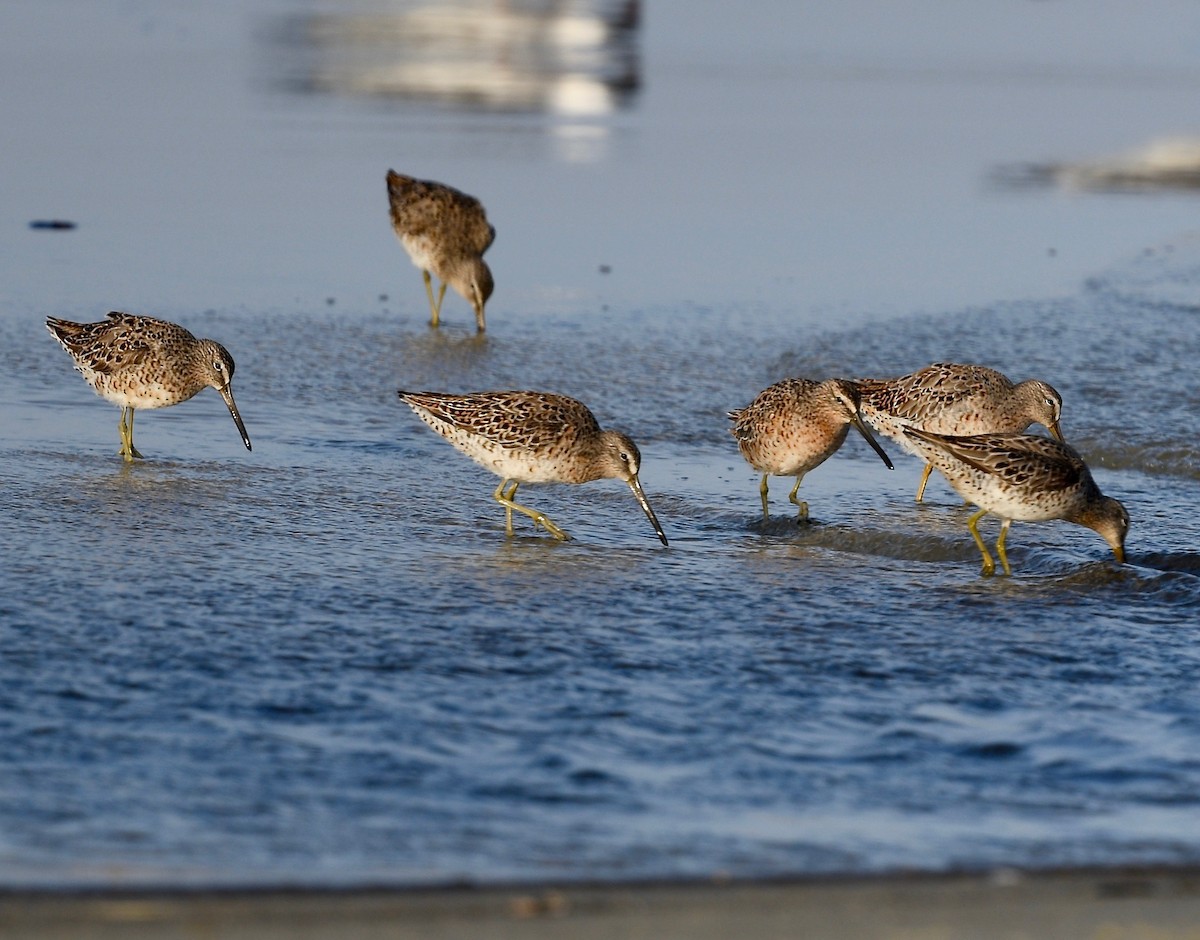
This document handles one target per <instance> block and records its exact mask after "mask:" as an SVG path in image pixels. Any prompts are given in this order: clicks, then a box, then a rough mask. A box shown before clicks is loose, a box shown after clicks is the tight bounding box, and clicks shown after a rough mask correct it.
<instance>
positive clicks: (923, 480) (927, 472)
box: [917, 463, 933, 503]
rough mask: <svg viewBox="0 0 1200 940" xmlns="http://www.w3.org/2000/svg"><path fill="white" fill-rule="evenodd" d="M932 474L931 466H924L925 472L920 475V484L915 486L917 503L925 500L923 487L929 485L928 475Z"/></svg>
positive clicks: (928, 464) (929, 464)
mask: <svg viewBox="0 0 1200 940" xmlns="http://www.w3.org/2000/svg"><path fill="white" fill-rule="evenodd" d="M931 473H933V464H931V463H927V464H925V472H924V473H922V474H921V483H920V485H919V486H917V502H918V503H919V502H921V501H922V500H923V499H924V498H925V486H926V484H927V483H929V475H930V474H931Z"/></svg>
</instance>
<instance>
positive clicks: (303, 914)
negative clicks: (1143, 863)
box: [0, 868, 1200, 940]
mask: <svg viewBox="0 0 1200 940" xmlns="http://www.w3.org/2000/svg"><path fill="white" fill-rule="evenodd" d="M0 936H3V937H5V938H6V940H17V938H24V937H38V938H40V940H57V938H67V937H89V938H97V940H103V938H109V937H113V938H116V937H120V938H159V937H163V938H166V937H197V936H203V937H227V938H242V937H245V938H255V940H269V938H275V937H280V938H282V937H287V938H300V940H304V938H326V937H329V938H334V937H336V938H338V940H359V938H362V940H366V938H374V937H391V938H395V937H422V938H424V937H429V938H447V940H448V938H458V937H463V938H466V937H471V938H475V937H485V936H486V937H489V938H492V940H505V938H509V937H521V938H531V937H532V938H537V937H565V938H579V940H584V938H593V937H595V938H601V937H604V938H609V937H628V938H655V940H670V938H675V937H681V938H682V937H687V938H689V940H707V938H713V940H716V938H728V937H755V938H766V937H804V938H807V940H819V938H825V937H830V938H835V937H836V938H838V940H884V938H956V940H957V938H968V937H969V938H979V940H988V938H1018V937H1020V938H1031V937H1039V938H1040V937H1047V938H1050V937H1053V938H1072V940H1081V938H1129V940H1138V938H1147V940H1150V938H1153V940H1175V938H1197V937H1200V870H1197V869H1190V868H1189V869H1170V868H1166V869H1108V870H1060V871H1051V872H1041V873H1037V874H1031V873H1027V872H1017V871H1009V870H1001V871H996V872H992V873H988V874H973V875H944V876H925V875H914V876H904V875H901V876H890V877H877V878H864V879H837V878H834V879H814V880H800V881H786V882H782V881H780V882H757V883H742V882H736V883H735V882H730V883H721V882H712V883H664V884H648V885H562V886H550V887H537V886H523V887H522V886H511V887H497V888H487V889H474V888H466V887H463V888H435V889H411V890H389V889H372V890H352V891H336V890H320V891H302V890H281V891H273V890H266V891H228V892H226V891H214V892H207V891H184V892H177V891H151V892H121V891H113V892H103V893H92V892H83V893H71V892H63V893H56V892H36V893H21V892H7V893H5V894H2V895H0Z"/></svg>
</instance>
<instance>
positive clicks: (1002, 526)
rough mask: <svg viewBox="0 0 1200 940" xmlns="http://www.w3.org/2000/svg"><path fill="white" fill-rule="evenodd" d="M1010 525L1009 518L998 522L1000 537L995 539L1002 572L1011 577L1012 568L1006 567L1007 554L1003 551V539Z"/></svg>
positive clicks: (1006, 535) (1006, 536)
mask: <svg viewBox="0 0 1200 940" xmlns="http://www.w3.org/2000/svg"><path fill="white" fill-rule="evenodd" d="M1010 525H1012V520H1011V519H1005V520H1004V521H1003V522H1001V523H1000V538H998V539H996V554H997V555H999V556H1000V564H1002V565H1003V566H1004V573H1005V574H1006V575H1008V576H1009V577H1012V568H1010V567H1008V555H1007V554H1005V551H1004V540H1005V539H1006V538H1008V527H1009V526H1010Z"/></svg>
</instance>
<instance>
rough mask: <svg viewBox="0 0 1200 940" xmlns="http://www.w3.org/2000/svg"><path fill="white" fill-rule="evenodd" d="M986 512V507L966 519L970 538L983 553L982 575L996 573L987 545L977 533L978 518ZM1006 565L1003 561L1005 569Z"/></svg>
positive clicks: (1002, 556)
mask: <svg viewBox="0 0 1200 940" xmlns="http://www.w3.org/2000/svg"><path fill="white" fill-rule="evenodd" d="M987 512H988V511H987V510H986V509H981V510H979V512H977V513H974V514H973V515H972V516H971V518H970V519H968V520H967V528H968V529H970V530H971V538H973V539H974V540H975V544H976V545H978V546H979V552H980V554H982V555H983V570H982V571H981V572H980V574H983V575H990V574H995V573H996V563H995V562H994V561H992V556H991V555H990V554H989V553H988V550H987V546H986V545H984V544H983V536H982V535H980V534H979V528H978V525H979V520H980V519H982V518H983V517H984V516H986V515H987ZM1000 557H1001V558H1004V555H1003V554H1002V555H1001V556H1000ZM1007 567H1008V563H1007V562H1005V568H1006V569H1007Z"/></svg>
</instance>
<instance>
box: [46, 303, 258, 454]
mask: <svg viewBox="0 0 1200 940" xmlns="http://www.w3.org/2000/svg"><path fill="white" fill-rule="evenodd" d="M46 326H47V328H48V329H49V330H50V332H51V333H52V334H53V335H54V338H55V339H56V340H58V341H59V342H60V343H62V346H63V349H65V350H66V351H67V352H68V353H70V354H71V358H72V359H74V360H75V368H76V369H78V370H79V371H80V373H82V375H83V377H84V378H85V379H87V383H88V385H90V386H91V387H92V388H93V389H95V391H96V394H97V395H99V396H100V397H101V398H106V399H108V400H109V401H111V402H112V403H113V404H115V405H119V406H120V408H121V421H120V424H119V425H118V427H119V428H120V432H121V456H122V457H124V458H125V459H126V460H133V459H134V458H135V457H139V458H140V457H141V456H142V455H141V454H139V453H138V451H137V448H135V447H134V446H133V412H134V409H136V408H165V407H167V406H168V405H178V404H179V403H180V402H182V401H187V400H188V399H189V398H191V397H192V396H193V395H195V394H196V393H197V392H199V391H200V390H201V389H204V388H208V387H209V386H212V387H213V388H215V389H216V390H217V391H218V392H220V393H221V397H222V398H224V399H225V404H226V405H227V406H228V407H229V413H230V414H231V415H233V421H234V424H236V425H237V429H238V433H239V434H241V435H242V442H243V443H244V444H245V445H246V450H250V437H249V436H248V435H247V434H246V426H245V425H244V424H242V416H241V415H240V414H238V410H237V405H236V404H234V401H233V391H232V389H231V388H230V385H229V383H230V382H231V381H232V379H233V368H234V366H233V357H232V356H231V355H229V352H228V350H226V349H225V347H224V346H222V345H221V344H220V343H217V342H214V341H213V340H211V339H196V337H194V336H193V335H192V334H191V333H189V332H188V331H187V330H185V329H184V328H183V327H182V326H178V325H176V324H174V323H168V322H167V321H166V320H156V319H154V318H153V317H139V316H135V315H134V314H131V313H119V312H116V311H114V312H112V313H110V314H109V315H108V319H106V320H101V321H100V322H99V323H72V322H71V321H70V320H59V319H57V318H56V317H48V318H47V319H46Z"/></svg>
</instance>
